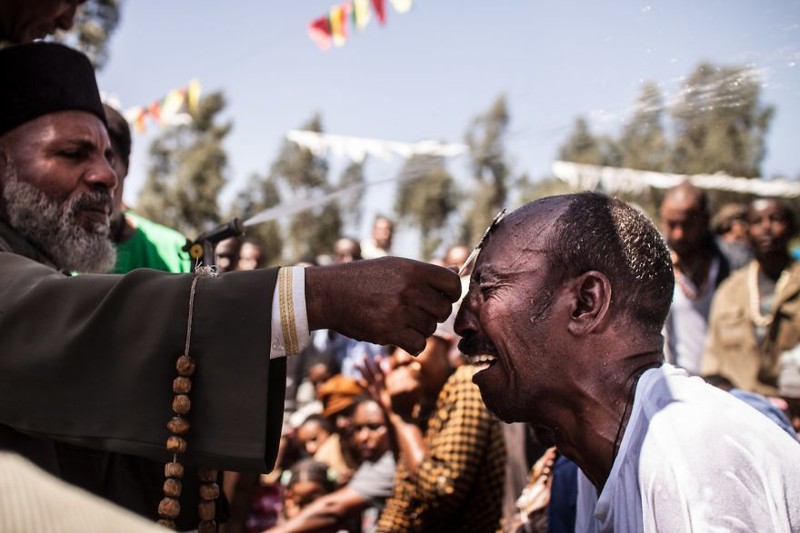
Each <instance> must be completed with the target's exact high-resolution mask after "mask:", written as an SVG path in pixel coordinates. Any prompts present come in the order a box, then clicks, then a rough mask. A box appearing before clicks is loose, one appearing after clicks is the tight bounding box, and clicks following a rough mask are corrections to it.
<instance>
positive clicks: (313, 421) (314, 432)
mask: <svg viewBox="0 0 800 533" xmlns="http://www.w3.org/2000/svg"><path fill="white" fill-rule="evenodd" d="M334 430H335V428H334V426H333V423H331V421H330V420H328V419H327V418H325V417H324V416H322V415H310V416H309V417H308V418H306V420H305V422H303V423H302V424H300V427H299V428H297V432H296V435H297V444H298V445H299V446H300V447H301V448H302V449H303V450H305V452H306V453H307V454H308V456H309V457H314V455H315V454H316V453H317V451H318V450H319V448H320V446H322V445H323V444H324V443H325V441H326V440H328V437H330V436H331V435H333V432H334Z"/></svg>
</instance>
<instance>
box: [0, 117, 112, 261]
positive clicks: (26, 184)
mask: <svg viewBox="0 0 800 533" xmlns="http://www.w3.org/2000/svg"><path fill="white" fill-rule="evenodd" d="M0 144H1V146H0V148H2V152H3V154H2V155H3V161H2V162H3V163H4V168H3V171H2V174H0V180H1V181H0V185H2V197H3V204H4V205H5V212H6V217H7V219H8V223H9V224H10V225H11V226H12V227H13V228H14V229H15V230H16V231H18V232H19V233H20V234H22V235H23V236H24V237H26V238H27V239H28V240H29V241H30V242H32V243H33V244H34V245H36V246H37V247H38V248H39V249H40V250H41V251H42V252H43V253H44V254H45V255H46V256H48V257H49V258H50V259H51V260H52V261H53V262H54V263H55V265H56V266H58V267H59V268H62V269H67V270H74V271H78V272H107V271H108V270H109V269H110V268H111V267H112V266H113V265H114V260H115V252H114V247H113V245H112V243H111V242H110V241H109V239H108V232H109V217H110V215H111V212H112V209H113V190H114V187H115V186H116V183H117V179H116V175H115V173H114V170H113V168H112V163H113V153H112V151H111V148H110V144H109V141H108V135H107V133H106V129H105V126H104V125H103V123H102V122H101V121H100V120H99V119H98V118H97V117H95V116H94V115H92V114H89V113H84V112H81V111H62V112H58V113H52V114H49V115H44V116H43V117H40V118H37V119H35V120H32V121H30V122H27V123H25V124H23V125H22V126H19V127H18V128H15V129H14V130H12V131H11V132H9V133H7V134H6V135H4V136H3V138H2V143H0Z"/></svg>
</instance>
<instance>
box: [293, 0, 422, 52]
mask: <svg viewBox="0 0 800 533" xmlns="http://www.w3.org/2000/svg"><path fill="white" fill-rule="evenodd" d="M389 3H390V4H392V7H393V8H394V10H395V11H396V12H397V13H406V12H408V11H409V10H410V9H411V6H412V4H413V0H389ZM370 8H372V9H370ZM372 13H374V14H375V18H376V19H378V23H379V24H380V25H384V24H386V0H350V1H349V2H345V3H343V4H339V5H335V6H333V7H331V8H330V10H329V11H328V14H327V15H323V16H321V17H319V18H317V19H314V20H312V21H311V22H309V23H308V36H309V37H310V38H311V40H312V41H314V43H315V44H316V45H317V46H318V47H319V48H320V49H321V50H323V51H328V50H330V49H331V45H335V46H344V44H345V43H346V42H347V34H348V30H347V26H348V21H349V22H350V24H352V26H353V27H354V28H356V29H358V30H359V31H362V30H363V29H364V28H366V27H367V25H368V24H369V21H370V19H371V17H372Z"/></svg>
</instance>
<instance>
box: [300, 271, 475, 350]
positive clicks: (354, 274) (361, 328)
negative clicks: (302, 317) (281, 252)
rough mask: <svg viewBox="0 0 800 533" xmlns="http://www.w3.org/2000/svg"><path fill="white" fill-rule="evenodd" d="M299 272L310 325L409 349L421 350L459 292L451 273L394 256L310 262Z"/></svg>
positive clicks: (444, 317) (445, 317)
mask: <svg viewBox="0 0 800 533" xmlns="http://www.w3.org/2000/svg"><path fill="white" fill-rule="evenodd" d="M305 272H306V308H307V312H308V325H309V328H310V329H332V330H334V331H338V332H339V333H341V334H343V335H346V336H348V337H351V338H353V339H357V340H363V341H369V342H372V343H375V344H393V345H396V346H400V347H401V348H403V349H404V350H406V351H408V352H409V353H413V354H418V353H419V352H421V351H422V349H423V348H424V347H425V340H426V339H427V338H428V337H429V336H431V335H432V334H433V332H434V331H435V330H436V324H437V323H438V322H442V321H444V320H445V319H447V317H448V316H450V312H451V310H452V307H453V302H455V301H456V300H458V298H459V296H460V295H461V283H460V281H459V278H458V276H457V275H456V273H455V272H453V271H451V270H448V269H446V268H442V267H439V266H435V265H431V264H428V263H421V262H419V261H413V260H411V259H403V258H400V257H382V258H380V259H373V260H370V261H357V262H353V263H346V264H342V265H332V266H324V267H310V268H307V269H306V270H305Z"/></svg>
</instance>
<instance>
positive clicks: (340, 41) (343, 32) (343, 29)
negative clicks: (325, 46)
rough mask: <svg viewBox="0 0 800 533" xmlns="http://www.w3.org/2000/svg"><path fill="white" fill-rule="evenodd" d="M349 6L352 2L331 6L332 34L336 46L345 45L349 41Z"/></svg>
mask: <svg viewBox="0 0 800 533" xmlns="http://www.w3.org/2000/svg"><path fill="white" fill-rule="evenodd" d="M349 7H350V4H344V5H341V6H333V7H332V8H331V11H330V19H331V35H332V36H333V44H335V45H336V46H344V43H346V42H347V8H349Z"/></svg>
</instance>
